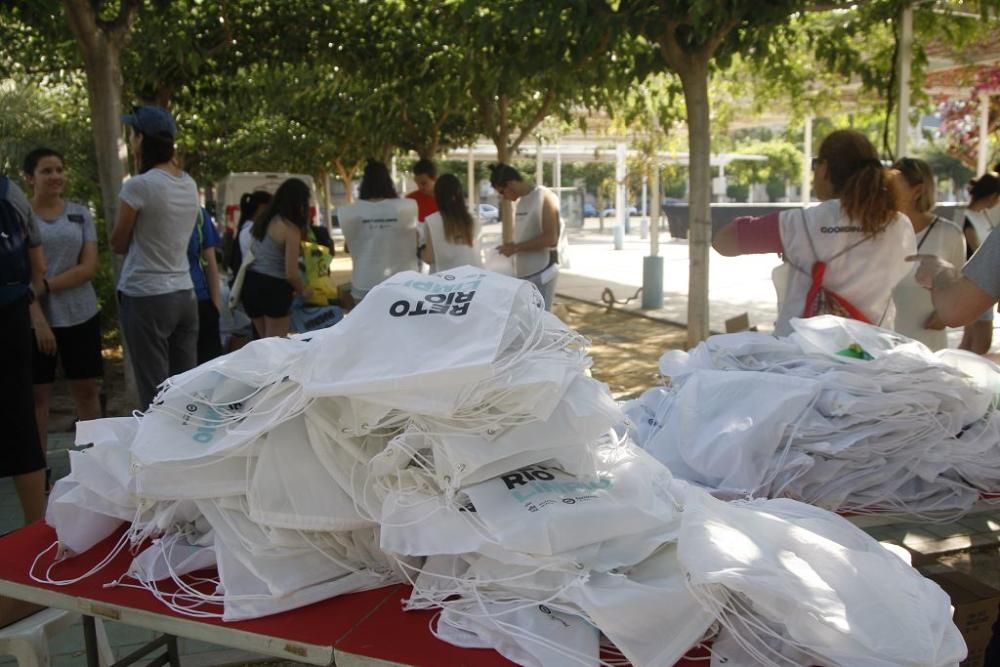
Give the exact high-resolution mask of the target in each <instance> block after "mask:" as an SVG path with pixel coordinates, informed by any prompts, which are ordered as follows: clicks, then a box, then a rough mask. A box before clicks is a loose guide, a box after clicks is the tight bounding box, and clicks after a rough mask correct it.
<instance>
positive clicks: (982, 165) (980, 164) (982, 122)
mask: <svg viewBox="0 0 1000 667" xmlns="http://www.w3.org/2000/svg"><path fill="white" fill-rule="evenodd" d="M989 156H990V96H989V95H988V94H987V93H979V150H978V151H977V152H976V176H979V175H981V174H984V173H986V161H987V159H988V158H989Z"/></svg>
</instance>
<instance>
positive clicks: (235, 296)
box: [229, 243, 255, 310]
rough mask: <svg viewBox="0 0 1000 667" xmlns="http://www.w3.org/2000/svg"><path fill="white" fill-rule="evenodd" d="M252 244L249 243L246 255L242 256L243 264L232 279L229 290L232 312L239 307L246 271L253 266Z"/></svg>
mask: <svg viewBox="0 0 1000 667" xmlns="http://www.w3.org/2000/svg"><path fill="white" fill-rule="evenodd" d="M254 259H255V258H254V256H253V244H252V243H251V244H250V245H249V246H247V254H246V255H244V256H243V262H242V263H241V264H240V270H239V271H237V272H236V278H234V279H233V285H232V287H230V288H229V309H230V310H233V309H235V308H236V307H237V306H239V305H240V297H241V296H242V295H243V283H244V282H245V281H246V279H247V270H248V269H249V268H250V265H251V264H253V260H254Z"/></svg>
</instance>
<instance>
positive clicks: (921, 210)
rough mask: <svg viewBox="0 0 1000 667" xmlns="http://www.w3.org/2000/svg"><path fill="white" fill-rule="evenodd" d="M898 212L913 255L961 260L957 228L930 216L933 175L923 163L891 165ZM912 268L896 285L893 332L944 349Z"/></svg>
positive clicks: (941, 331)
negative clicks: (913, 243)
mask: <svg viewBox="0 0 1000 667" xmlns="http://www.w3.org/2000/svg"><path fill="white" fill-rule="evenodd" d="M892 171H893V181H892V184H893V188H894V190H895V193H896V203H897V204H898V205H899V212H900V213H902V214H903V215H905V216H906V217H907V218H909V220H910V224H912V225H913V232H914V234H916V237H917V252H918V253H922V254H926V255H937V256H938V257H940V258H942V259H944V260H945V261H947V262H949V263H950V264H952V265H954V266H960V265H961V264H962V262H963V261H965V239H964V238H963V236H962V230H961V229H959V227H958V225H956V224H955V223H953V222H951V221H950V220H945V219H944V218H942V217H941V216H939V215H935V214H934V174H933V172H931V168H930V166H929V165H928V164H927V163H926V162H924V161H923V160H917V159H915V158H903V159H901V160H897V161H896V162H895V163H894V164H893V165H892ZM915 273H916V267H913V269H912V270H911V271H910V273H909V274H908V275H907V276H906V277H905V278H903V280H901V281H900V282H899V284H898V285H896V289H895V291H894V292H893V295H892V297H893V301H894V302H895V304H896V331H898V332H899V333H901V334H903V335H904V336H908V337H909V338H913V339H915V340H919V341H920V342H921V343H923V344H924V345H926V346H927V347H929V348H931V349H932V350H940V349H943V348H945V347H948V336H947V333H946V331H945V325H944V322H943V321H942V320H941V318H940V317H939V316H938V314H937V313H936V312H934V304H933V303H932V302H931V295H930V292H928V291H927V290H926V289H924V288H923V287H921V286H920V285H918V284H917V281H916V278H915Z"/></svg>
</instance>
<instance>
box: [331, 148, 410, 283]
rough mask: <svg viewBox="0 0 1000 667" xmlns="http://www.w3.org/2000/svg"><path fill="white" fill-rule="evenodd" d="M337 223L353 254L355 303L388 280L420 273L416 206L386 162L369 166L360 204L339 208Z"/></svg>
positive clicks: (362, 184) (363, 180)
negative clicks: (404, 273)
mask: <svg viewBox="0 0 1000 667" xmlns="http://www.w3.org/2000/svg"><path fill="white" fill-rule="evenodd" d="M337 218H338V219H339V220H340V228H341V229H342V230H343V232H344V239H345V240H346V242H347V248H348V249H349V251H350V253H351V259H352V264H353V269H352V272H351V296H352V297H353V298H354V300H355V301H360V300H361V299H363V298H364V297H365V295H366V294H368V292H369V291H370V290H371V289H372V288H373V287H375V286H376V285H378V284H379V283H380V282H382V281H383V280H385V279H386V278H388V277H390V276H392V275H394V274H396V273H399V272H400V271H416V270H417V268H418V262H417V202H415V201H413V200H412V199H401V198H400V197H399V195H398V194H397V193H396V188H395V186H394V185H393V184H392V178H391V177H390V176H389V170H388V169H387V168H386V166H385V164H383V163H382V162H378V161H375V160H369V161H368V164H367V165H366V166H365V172H364V175H363V176H362V178H361V192H360V201H358V202H355V203H353V204H345V205H343V206H340V207H339V208H338V209H337Z"/></svg>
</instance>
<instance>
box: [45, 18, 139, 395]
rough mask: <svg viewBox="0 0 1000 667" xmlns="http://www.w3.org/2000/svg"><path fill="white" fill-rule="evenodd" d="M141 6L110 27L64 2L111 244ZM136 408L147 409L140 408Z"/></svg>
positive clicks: (132, 387)
mask: <svg viewBox="0 0 1000 667" xmlns="http://www.w3.org/2000/svg"><path fill="white" fill-rule="evenodd" d="M141 2H142V0H123V1H122V3H121V5H120V7H119V10H118V16H117V17H116V18H115V19H114V21H111V22H102V23H98V16H97V11H98V8H97V5H96V4H94V3H92V2H90V1H89V0H63V8H64V9H65V11H66V18H67V20H68V21H69V26H70V30H72V32H73V36H74V37H75V38H76V43H77V46H78V47H79V49H80V53H81V54H82V55H83V63H84V69H85V71H86V73H87V97H88V99H89V102H90V123H91V128H92V131H93V134H94V149H95V153H96V157H97V175H98V180H99V182H100V186H101V209H102V213H103V214H104V221H105V223H106V224H105V228H106V229H107V234H108V239H109V240H110V238H111V234H112V232H113V231H114V228H115V222H116V221H117V220H118V192H119V191H120V190H121V186H122V181H123V180H124V178H125V171H126V168H125V156H126V155H127V151H126V149H125V144H124V142H123V141H122V135H121V127H122V121H121V115H122V103H121V99H122V88H123V83H122V68H121V53H122V50H123V49H124V48H125V44H126V42H127V41H128V37H129V33H130V32H131V30H132V23H133V21H134V20H135V16H136V14H137V13H138V11H139V6H140V4H141ZM121 264H122V258H121V257H119V256H117V255H114V256H113V259H112V268H113V272H114V280H115V284H116V285H117V284H118V276H119V274H120V273H121ZM122 351H123V353H124V357H125V391H126V394H127V395H128V396H129V397H135V396H137V394H138V391H137V389H136V383H135V375H134V373H133V371H132V363H131V360H130V355H129V350H128V348H127V347H126V346H125V340H124V336H123V337H122ZM140 407H141V408H143V409H145V408H146V406H144V405H143V406H140Z"/></svg>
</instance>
